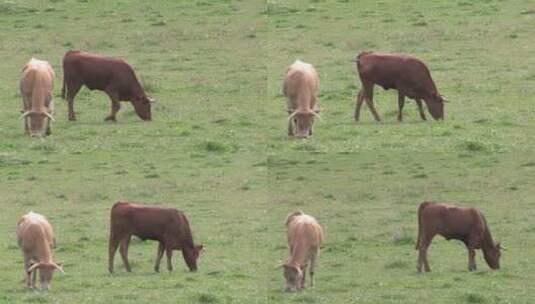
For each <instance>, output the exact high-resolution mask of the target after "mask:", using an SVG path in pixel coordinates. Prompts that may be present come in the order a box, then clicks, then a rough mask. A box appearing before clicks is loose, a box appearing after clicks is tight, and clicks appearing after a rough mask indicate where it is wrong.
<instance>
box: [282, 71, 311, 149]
mask: <svg viewBox="0 0 535 304" xmlns="http://www.w3.org/2000/svg"><path fill="white" fill-rule="evenodd" d="M318 90H319V77H318V73H317V72H316V69H314V67H313V66H312V65H311V64H308V63H305V62H302V61H300V60H296V61H295V62H294V63H293V64H292V65H291V66H290V67H289V68H288V69H287V70H286V75H285V77H284V81H283V84H282V91H283V94H284V96H285V97H286V109H287V112H288V136H295V137H297V138H307V137H308V136H310V135H312V125H313V124H314V117H319V114H318V113H319V110H318V107H317V105H316V96H317V94H318Z"/></svg>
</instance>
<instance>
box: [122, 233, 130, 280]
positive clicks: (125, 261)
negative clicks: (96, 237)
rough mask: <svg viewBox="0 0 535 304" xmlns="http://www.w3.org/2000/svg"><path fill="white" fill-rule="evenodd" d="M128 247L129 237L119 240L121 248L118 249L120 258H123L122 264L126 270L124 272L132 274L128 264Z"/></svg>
mask: <svg viewBox="0 0 535 304" xmlns="http://www.w3.org/2000/svg"><path fill="white" fill-rule="evenodd" d="M129 245H130V236H128V237H125V238H124V239H122V240H121V248H119V252H120V253H121V257H122V258H123V264H124V267H125V268H126V271H128V272H132V269H131V268H130V264H129V263H128V246H129Z"/></svg>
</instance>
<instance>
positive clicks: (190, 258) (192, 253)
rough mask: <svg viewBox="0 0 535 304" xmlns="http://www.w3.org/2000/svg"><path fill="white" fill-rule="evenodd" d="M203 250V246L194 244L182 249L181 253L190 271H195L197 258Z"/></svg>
mask: <svg viewBox="0 0 535 304" xmlns="http://www.w3.org/2000/svg"><path fill="white" fill-rule="evenodd" d="M203 252H204V246H203V245H202V244H201V245H195V246H193V248H192V249H190V250H185V249H182V255H183V256H184V261H186V264H187V265H188V268H189V270H190V271H197V259H198V258H199V257H200V256H201V254H202V253H203Z"/></svg>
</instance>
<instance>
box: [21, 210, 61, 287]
mask: <svg viewBox="0 0 535 304" xmlns="http://www.w3.org/2000/svg"><path fill="white" fill-rule="evenodd" d="M17 242H18V245H19V247H20V249H21V251H22V254H23V256H24V271H25V272H26V285H27V287H28V288H32V289H33V288H35V281H36V277H37V270H39V282H40V284H41V289H43V290H48V289H49V286H50V281H51V280H52V275H53V274H54V271H56V270H57V271H60V272H61V273H64V272H63V268H62V265H61V263H56V262H54V260H53V259H52V249H53V247H54V246H55V238H54V231H53V229H52V225H50V223H49V222H48V220H47V219H46V218H45V217H44V216H42V215H40V214H38V213H34V212H29V213H28V214H25V215H23V216H22V217H21V219H20V220H19V222H18V224H17Z"/></svg>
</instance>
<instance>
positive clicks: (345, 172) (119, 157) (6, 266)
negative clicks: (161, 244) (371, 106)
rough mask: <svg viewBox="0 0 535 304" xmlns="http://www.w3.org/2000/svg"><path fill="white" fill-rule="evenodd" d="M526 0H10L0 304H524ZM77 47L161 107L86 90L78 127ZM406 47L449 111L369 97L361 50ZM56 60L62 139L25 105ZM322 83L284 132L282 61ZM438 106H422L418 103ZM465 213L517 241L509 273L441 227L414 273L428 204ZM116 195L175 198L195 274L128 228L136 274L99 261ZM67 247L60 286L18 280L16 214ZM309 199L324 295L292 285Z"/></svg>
mask: <svg viewBox="0 0 535 304" xmlns="http://www.w3.org/2000/svg"><path fill="white" fill-rule="evenodd" d="M534 12H535V6H534V5H533V4H532V3H530V2H529V1H521V0H513V1H498V0H485V1H438V0H434V1H424V0H418V1H393V0H392V1H391V0H388V1H382V2H377V1H371V0H359V1H356V0H328V1H327V0H311V1H304V0H303V1H273V0H268V1H256V0H255V1H245V0H243V1H237V0H220V1H216V0H196V1H186V0H179V1H171V0H158V1H150V2H148V1H125V0H122V1H104V0H94V1H93V0H91V1H89V0H85V1H84V0H77V1H75V0H49V1H46V0H40V1H37V0H24V1H6V0H0V28H2V31H0V42H1V43H0V58H2V60H0V71H2V72H1V73H0V100H1V102H2V107H1V108H0V121H2V123H1V124H0V135H1V140H0V208H2V211H1V212H0V270H1V271H0V303H2V304H3V303H131V302H136V303H150V302H158V303H421V301H422V299H430V300H429V301H432V302H433V303H452V302H453V303H531V302H532V298H533V296H535V290H534V288H533V287H532V286H531V285H532V284H531V282H532V281H533V280H534V279H535V276H534V275H533V273H535V269H534V266H533V263H532V260H533V256H534V255H535V251H534V249H533V246H531V245H530V244H533V243H534V241H535V239H534V238H535V235H534V233H535V224H533V220H532V219H533V217H534V215H535V214H534V209H533V208H532V205H533V197H535V191H534V190H533V184H534V183H535V170H534V168H535V159H534V156H533V150H534V149H533V143H534V142H535V120H534V119H533V115H534V114H535V106H534V103H533V100H532V99H533V98H532V96H533V95H534V93H535V87H534V86H533V80H534V79H535V77H534V75H535V72H534V71H533V68H532V67H533V66H535V57H534V56H533V51H532V50H533V47H534V46H535V42H533V39H532V36H533V35H532V29H533V27H534V26H535V19H534V17H533V16H534ZM69 49H85V50H87V51H92V52H97V53H102V54H107V55H111V56H118V57H122V58H124V59H126V60H127V61H128V62H129V63H131V64H132V65H133V67H134V68H135V70H136V72H137V74H138V76H139V78H140V79H141V81H142V83H143V85H144V87H145V88H146V90H147V92H148V93H149V94H150V95H151V96H152V97H154V98H155V99H156V100H157V101H158V103H157V104H155V106H154V108H153V121H152V122H143V121H141V120H140V119H138V118H137V116H136V115H135V113H134V112H133V109H132V107H131V105H129V104H127V103H123V104H122V109H121V111H120V112H119V115H118V122H117V123H107V122H104V121H103V119H104V117H105V116H106V115H107V114H108V113H109V111H110V102H109V100H108V98H107V97H106V96H105V95H104V94H103V93H102V92H97V91H94V92H91V91H89V90H87V89H82V91H81V92H80V94H79V95H78V96H77V98H76V101H75V109H76V111H77V118H78V121H77V122H68V121H67V107H66V104H65V103H64V102H63V101H62V100H61V98H60V97H59V91H60V87H61V79H62V71H61V65H60V61H61V58H62V56H63V54H64V52H65V51H67V50H69ZM361 50H380V51H385V52H403V53H410V54H414V55H415V56H417V57H419V58H421V59H423V60H424V61H425V62H427V64H428V66H429V68H430V69H431V72H432V75H433V78H434V79H435V82H436V83H437V86H438V88H439V90H440V92H441V93H442V94H444V95H446V96H447V97H448V99H449V100H451V102H450V103H448V104H446V119H445V121H443V122H439V123H437V122H431V121H430V122H421V121H420V119H419V116H418V114H417V110H416V106H415V105H414V103H413V102H408V103H407V105H406V106H405V111H404V118H405V121H404V122H403V123H398V122H397V121H396V111H397V102H396V94H395V92H392V91H383V90H382V89H380V88H376V89H375V100H376V105H377V108H378V111H379V114H380V115H381V117H382V118H383V122H382V123H380V124H377V123H375V122H374V121H373V118H372V117H371V115H370V113H369V110H368V109H367V108H366V106H364V108H363V111H362V113H361V115H362V116H361V122H360V123H358V124H356V123H355V122H354V121H353V120H352V114H353V110H354V103H355V96H356V92H357V90H358V89H359V88H360V83H359V81H358V78H357V77H356V76H355V67H354V66H353V65H352V63H350V60H352V59H353V58H354V57H355V55H356V54H357V53H358V51H361ZM32 56H35V57H37V58H40V59H45V60H48V61H50V63H51V64H52V66H53V67H54V69H55V71H56V88H55V102H56V114H55V117H56V120H57V122H56V123H54V124H53V130H52V132H53V135H52V136H50V137H47V138H45V139H31V138H28V137H26V136H24V134H23V128H22V124H21V122H20V121H18V116H19V115H20V113H19V110H20V106H21V98H20V94H19V93H18V79H19V73H20V68H21V67H22V66H23V64H24V63H26V62H27V61H28V59H29V58H30V57H32ZM296 58H300V59H302V60H304V61H307V62H310V63H313V64H314V65H315V66H316V67H317V69H318V72H319V74H320V78H321V93H320V96H319V105H320V107H321V115H322V120H320V121H318V122H317V123H316V124H315V130H314V136H313V137H312V138H310V139H308V140H303V141H298V140H291V139H288V138H287V136H286V122H287V120H286V113H285V111H284V109H285V108H284V98H283V96H282V95H281V92H280V86H281V81H282V77H283V73H284V70H285V68H286V67H287V66H288V65H289V64H291V63H292V62H293V61H294V60H295V59H296ZM428 116H429V115H428ZM426 199H430V200H440V201H451V202H459V203H462V204H463V205H474V206H478V207H480V208H481V210H482V211H483V212H484V213H485V215H486V217H487V220H488V221H489V224H490V225H491V229H492V232H493V233H494V235H495V236H496V238H498V239H499V240H502V241H503V243H504V245H505V246H507V247H508V248H509V251H507V252H506V253H504V257H503V260H502V269H501V270H500V271H489V270H488V267H487V266H486V265H485V263H484V261H483V260H482V258H481V254H480V253H478V260H477V261H478V267H479V271H478V272H476V273H468V271H467V265H466V264H467V257H466V250H465V249H464V248H463V246H462V244H460V243H458V242H446V241H444V240H443V239H440V238H437V239H436V240H435V242H434V243H433V246H432V247H431V249H430V252H429V254H430V256H429V259H430V263H431V267H432V270H433V272H432V273H430V274H428V275H417V274H416V268H415V266H416V255H415V252H414V249H413V247H414V240H415V239H416V235H415V229H416V218H415V213H416V208H417V206H418V204H419V203H420V202H421V201H422V200H426ZM118 200H130V201H136V202H142V203H147V204H162V205H168V206H173V207H176V208H178V209H180V210H183V211H184V212H185V213H186V214H187V215H188V217H189V219H190V223H191V226H192V229H193V231H194V237H195V239H196V241H197V242H199V243H203V244H204V245H205V246H206V253H205V255H204V256H202V257H201V260H200V262H199V271H198V272H197V273H189V272H187V270H186V266H185V265H184V263H183V261H182V258H181V255H180V253H179V252H176V253H175V259H174V264H175V271H174V272H173V273H168V272H167V271H166V270H163V269H165V267H162V272H161V273H159V274H156V273H154V272H153V270H152V267H153V260H154V257H155V254H156V247H157V245H156V244H155V243H154V242H140V241H132V244H131V247H130V252H129V256H130V261H131V264H132V268H133V273H126V272H125V271H124V268H123V267H122V262H121V261H120V258H119V256H118V255H117V256H116V274H114V275H109V274H108V273H107V237H108V221H109V210H110V207H111V206H112V205H113V204H114V203H115V202H116V201H118ZM30 210H33V211H36V212H39V213H42V214H44V215H46V216H48V217H49V219H50V221H51V222H52V224H53V225H54V228H55V230H56V235H57V239H58V246H57V248H56V250H55V256H56V259H57V260H58V261H59V262H63V263H64V264H65V265H64V268H65V271H66V275H59V274H57V275H55V277H54V280H53V282H52V291H50V292H48V293H39V292H31V291H27V290H25V288H24V286H23V284H22V283H21V279H22V277H23V269H22V268H23V267H22V255H21V253H20V251H19V249H18V248H17V246H16V239H15V226H16V223H17V220H18V219H19V217H20V216H21V215H22V214H24V213H26V212H28V211H30ZM295 210H303V211H305V212H307V213H310V214H312V215H314V216H316V217H317V218H318V220H319V221H320V222H321V223H322V224H323V225H324V226H325V230H326V235H327V238H326V241H325V243H324V245H323V248H322V253H321V256H320V258H319V265H318V269H317V281H316V283H317V286H316V287H315V288H314V289H307V290H305V291H303V292H301V293H297V294H286V293H284V292H282V290H283V277H282V270H281V269H280V265H281V263H282V262H283V261H284V259H285V258H286V256H287V249H286V244H285V236H284V227H283V220H284V218H285V216H286V214H288V213H289V212H292V211H295Z"/></svg>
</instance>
